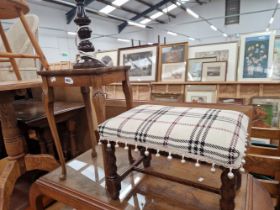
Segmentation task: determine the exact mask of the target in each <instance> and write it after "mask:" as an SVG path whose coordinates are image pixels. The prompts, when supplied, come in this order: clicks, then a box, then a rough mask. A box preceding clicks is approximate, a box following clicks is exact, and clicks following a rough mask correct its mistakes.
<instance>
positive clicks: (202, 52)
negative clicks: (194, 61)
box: [189, 42, 238, 81]
mask: <svg viewBox="0 0 280 210" xmlns="http://www.w3.org/2000/svg"><path fill="white" fill-rule="evenodd" d="M189 57H190V58H206V57H216V58H217V61H227V62H228V64H227V77H226V81H235V79H236V69H237V57H238V46H237V43H236V42H231V43H222V44H209V45H201V46H192V47H190V48H189Z"/></svg>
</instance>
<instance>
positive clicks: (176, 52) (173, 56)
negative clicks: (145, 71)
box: [158, 42, 188, 80]
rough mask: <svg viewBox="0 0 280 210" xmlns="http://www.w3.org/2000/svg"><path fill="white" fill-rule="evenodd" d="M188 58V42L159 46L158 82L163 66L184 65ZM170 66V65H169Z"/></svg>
mask: <svg viewBox="0 0 280 210" xmlns="http://www.w3.org/2000/svg"><path fill="white" fill-rule="evenodd" d="M187 58H188V42H182V43H176V44H167V45H161V46H160V47H159V62H158V63H159V65H158V75H159V77H158V80H161V79H162V76H160V75H162V68H163V65H164V64H171V63H185V62H186V61H187ZM169 66H170V65H169Z"/></svg>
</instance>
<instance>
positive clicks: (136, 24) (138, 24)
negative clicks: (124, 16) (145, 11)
mask: <svg viewBox="0 0 280 210" xmlns="http://www.w3.org/2000/svg"><path fill="white" fill-rule="evenodd" d="M127 23H128V25H131V26H136V27H139V28H146V26H145V25H143V24H140V23H135V22H133V21H130V20H128V21H127Z"/></svg>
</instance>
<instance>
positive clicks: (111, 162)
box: [102, 142, 121, 200]
mask: <svg viewBox="0 0 280 210" xmlns="http://www.w3.org/2000/svg"><path fill="white" fill-rule="evenodd" d="M115 144H116V143H114V142H111V147H107V143H105V142H103V144H102V149H103V160H104V167H105V177H106V178H105V179H106V187H107V191H108V193H109V194H110V196H111V198H112V199H114V200H117V199H118V198H119V195H120V190H121V180H120V176H119V175H118V173H117V169H118V168H117V165H116V163H117V160H116V156H115Z"/></svg>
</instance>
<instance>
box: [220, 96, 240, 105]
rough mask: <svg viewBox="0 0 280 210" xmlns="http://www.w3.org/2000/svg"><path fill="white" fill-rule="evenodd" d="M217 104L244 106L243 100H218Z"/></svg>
mask: <svg viewBox="0 0 280 210" xmlns="http://www.w3.org/2000/svg"><path fill="white" fill-rule="evenodd" d="M218 103H221V104H238V105H244V104H245V98H218Z"/></svg>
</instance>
